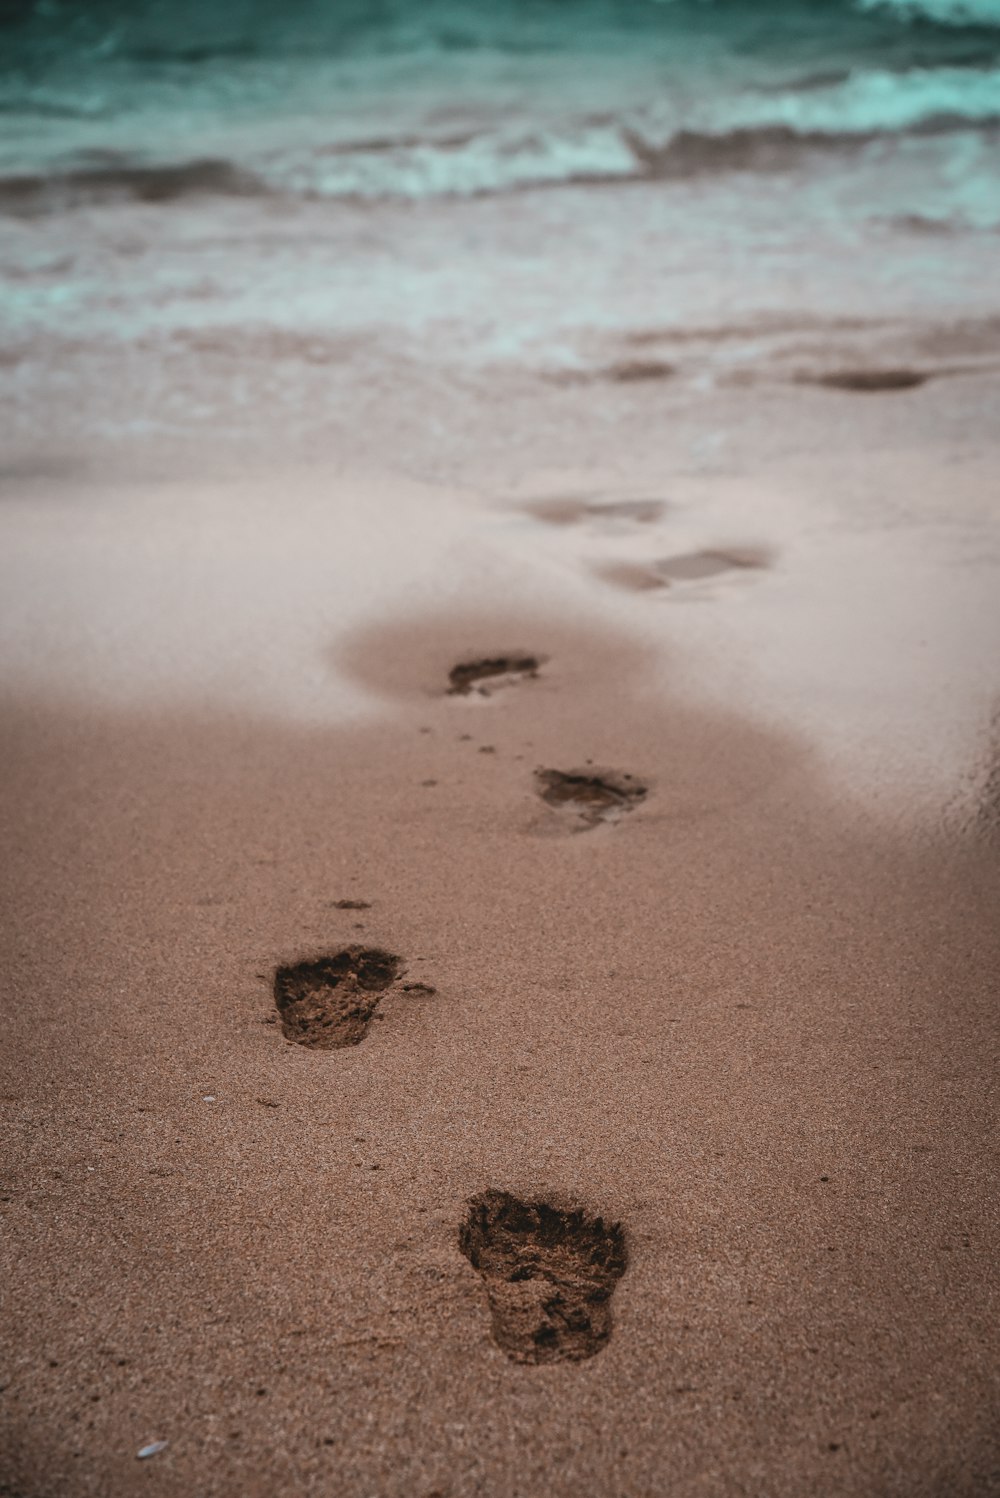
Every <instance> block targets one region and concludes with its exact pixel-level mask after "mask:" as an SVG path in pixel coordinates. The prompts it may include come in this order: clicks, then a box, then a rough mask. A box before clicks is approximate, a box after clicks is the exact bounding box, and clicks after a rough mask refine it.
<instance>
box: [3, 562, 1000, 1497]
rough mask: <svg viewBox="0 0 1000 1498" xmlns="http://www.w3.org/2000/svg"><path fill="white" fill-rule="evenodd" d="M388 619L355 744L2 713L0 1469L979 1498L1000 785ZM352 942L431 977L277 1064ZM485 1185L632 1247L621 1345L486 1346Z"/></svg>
mask: <svg viewBox="0 0 1000 1498" xmlns="http://www.w3.org/2000/svg"><path fill="white" fill-rule="evenodd" d="M588 586H592V587H595V588H596V587H597V584H588ZM596 596H597V595H596V594H595V597H596ZM390 614H391V617H390V618H388V620H386V622H382V623H377V622H372V623H370V624H366V625H365V624H362V625H359V626H357V627H356V628H354V629H353V630H351V631H348V632H346V633H345V634H342V635H341V636H340V637H338V638H337V639H336V640H334V641H333V642H332V643H331V645H330V647H329V651H328V655H327V658H326V663H325V666H324V669H325V670H328V671H329V673H330V675H331V677H332V676H333V674H335V673H336V672H339V673H340V674H341V676H342V677H343V679H344V680H349V681H353V682H354V684H355V686H356V687H358V688H359V689H363V690H364V691H366V692H367V693H368V694H369V698H368V701H369V708H368V711H367V713H366V714H365V715H360V716H355V717H354V718H350V717H345V718H344V719H343V720H342V721H339V722H327V723H313V724H309V723H305V722H300V723H295V722H292V721H290V720H289V721H288V722H286V723H285V725H284V726H282V724H281V722H280V720H279V718H278V717H277V716H276V715H274V714H272V715H270V716H269V715H267V714H265V713H263V712H254V711H252V710H250V709H249V708H244V709H242V710H237V709H235V708H230V709H228V710H226V711H222V710H221V709H220V710H217V711H214V712H213V711H210V710H207V709H206V708H204V707H201V708H199V709H197V710H194V709H191V708H189V709H187V710H184V709H181V708H180V707H178V706H177V705H174V706H172V707H171V708H169V709H166V708H164V709H160V710H157V709H155V708H154V707H152V706H149V705H145V706H142V705H136V706H133V707H132V708H131V709H130V708H129V707H128V706H127V705H124V704H122V703H118V704H112V703H111V702H108V701H106V702H102V701H99V700H96V698H95V700H94V701H92V702H91V704H90V705H89V706H88V705H87V704H86V703H85V702H84V701H82V700H81V697H82V693H81V694H80V695H79V696H78V697H77V698H76V699H73V698H72V697H70V696H69V695H68V694H63V699H62V700H61V701H58V700H56V695H55V694H53V693H48V694H45V695H40V694H37V693H36V694H35V695H34V696H32V695H31V694H29V693H27V692H24V691H21V692H19V693H18V694H17V695H16V696H15V697H11V698H10V700H9V701H8V703H7V711H6V712H5V714H4V721H5V727H4V749H3V756H4V764H5V766H6V775H5V783H4V790H3V836H4V844H5V848H6V850H7V857H6V859H5V873H4V880H5V886H6V896H5V898H6V903H7V906H8V910H9V912H10V916H11V918H12V919H11V921H10V923H9V925H8V930H9V931H13V932H16V935H14V936H12V938H11V939H10V941H9V945H8V948H7V956H6V959H5V961H6V967H7V972H8V992H9V994H11V995H12V996H13V1005H12V1007H11V1009H10V1010H9V1012H8V1018H7V1043H6V1045H5V1047H4V1073H5V1076H4V1083H3V1093H4V1114H5V1117H6V1120H7V1125H6V1127H7V1130H8V1142H7V1146H6V1149H5V1155H6V1159H7V1162H8V1165H7V1177H6V1180H7V1184H6V1186H5V1191H4V1196H5V1201H4V1204H3V1211H4V1217H5V1231H6V1235H7V1250H6V1253H7V1256H8V1272H7V1275H6V1284H7V1294H6V1308H5V1332H4V1344H5V1348H6V1351H5V1356H4V1364H3V1373H4V1379H3V1382H4V1384H5V1388H4V1392H3V1396H2V1399H3V1419H4V1435H3V1445H4V1451H5V1456H4V1478H5V1483H6V1486H5V1487H4V1488H3V1491H4V1492H6V1493H9V1494H12V1495H13V1494H16V1495H21V1498H41V1495H43V1494H44V1495H49V1494H51V1495H55V1494H59V1495H76V1494H81V1495H82V1494H108V1493H114V1494H118V1493H122V1494H125V1493H134V1492H140V1491H141V1492H144V1493H147V1492H148V1493H150V1494H164V1495H173V1494H178V1495H180V1494H191V1493H198V1494H206V1495H207V1494H225V1495H236V1494H241V1495H244V1494H246V1495H257V1494H260V1495H262V1498H263V1495H268V1498H273V1495H279V1494H299V1493H307V1492H308V1493H337V1494H349V1495H372V1494H386V1495H400V1498H402V1495H407V1498H410V1495H421V1498H432V1495H442V1498H443V1495H448V1498H458V1495H464V1494H472V1493H483V1494H497V1495H500V1494H503V1495H508V1494H510V1495H514V1494H518V1495H535V1494H539V1493H541V1492H546V1493H552V1494H559V1495H562V1494H565V1495H570V1494H574V1495H575V1494H580V1493H590V1494H602V1495H630V1498H631V1495H646V1494H649V1495H655V1494H660V1493H663V1492H665V1491H667V1490H669V1491H670V1492H671V1493H674V1494H696V1493H697V1494H720V1495H722V1494H737V1493H767V1494H769V1495H770V1494H773V1495H785V1494H787V1495H789V1498H792V1495H795V1498H801V1495H803V1494H812V1493H815V1494H831V1495H832V1494H838V1495H839V1494H857V1495H859V1498H860V1495H866V1498H868V1495H872V1494H875V1493H878V1494H900V1495H904V1494H905V1495H907V1498H914V1495H923V1494H926V1495H940V1498H944V1495H958V1494H968V1495H972V1494H983V1493H987V1492H992V1491H996V1490H997V1487H998V1476H997V1474H998V1470H1000V1453H998V1450H997V1444H996V1429H997V1426H996V1413H997V1372H996V1370H997V1366H998V1363H997V1356H996V1354H997V1350H998V1349H997V1335H996V1325H997V1321H996V1304H995V1299H996V1290H995V1284H996V1279H995V1237H994V1235H995V1230H996V1207H995V1197H994V1195H993V1193H992V1190H991V1185H990V1183H991V1179H992V1176H991V1148H992V1139H993V1136H992V1130H993V1127H994V1125H995V1117H996V1114H995V1077H996V1069H995V1050H996V1030H995V1002H996V980H997V973H998V971H1000V962H998V958H1000V953H998V936H1000V933H998V930H997V924H996V918H995V917H996V910H997V900H998V895H1000V869H998V863H997V858H996V847H997V845H996V836H995V834H996V828H995V822H994V821H993V820H992V818H993V815H994V813H993V811H992V810H991V803H990V799H989V798H990V795H992V792H989V789H988V785H987V784H986V782H984V788H983V790H982V794H981V796H980V798H979V800H978V801H976V798H975V797H973V798H972V800H971V801H970V802H969V804H968V806H967V807H966V809H965V814H964V815H963V817H962V818H961V819H959V820H958V821H956V822H955V824H954V825H945V824H942V823H940V822H939V823H938V825H936V826H935V827H931V826H925V827H924V828H923V830H922V831H917V830H915V828H914V826H913V825H912V824H911V825H909V826H906V827H901V826H900V825H899V823H898V819H896V818H894V817H891V816H880V815H879V814H878V813H876V814H875V815H873V814H872V804H871V802H870V800H869V801H868V802H866V801H865V799H864V798H863V797H859V798H855V799H852V798H851V797H849V796H845V795H844V794H843V792H842V789H841V788H839V787H838V785H837V784H836V781H835V778H834V777H832V776H831V773H830V771H829V768H828V767H827V766H826V765H825V764H824V762H823V758H822V756H821V755H820V754H818V753H817V752H816V748H815V746H814V745H812V744H810V742H809V740H808V738H807V737H805V736H797V735H796V734H794V733H793V732H791V731H789V730H787V729H780V730H779V729H777V728H776V727H774V726H773V724H771V725H768V724H767V723H766V722H765V721H764V720H763V719H762V718H761V717H760V716H758V717H756V718H755V717H754V716H752V715H751V714H749V713H746V712H736V711H730V710H724V709H722V708H721V707H714V706H710V705H708V704H707V703H706V702H705V701H699V700H696V699H695V698H694V697H693V696H692V695H691V694H690V693H689V692H684V691H682V690H680V689H679V688H675V689H671V688H670V686H669V684H668V685H667V686H666V687H665V686H664V684H663V682H664V671H665V670H666V673H667V675H668V676H669V672H670V670H671V669H672V667H671V660H672V658H671V656H670V655H669V654H667V655H666V656H665V655H664V653H663V651H662V650H661V651H660V652H659V653H655V652H652V651H651V650H650V649H648V648H647V647H644V646H642V645H640V644H639V643H637V642H636V640H635V638H634V637H630V636H629V635H628V633H627V632H626V631H624V630H621V629H617V628H615V627H613V626H612V625H610V624H608V623H606V622H602V621H596V622H591V623H590V624H589V625H585V624H584V623H583V622H582V615H581V617H580V618H578V619H576V620H574V619H573V618H572V617H570V616H568V614H567V611H566V610H562V609H561V610H542V611H539V610H534V611H527V610H526V609H525V608H524V607H523V606H520V605H517V606H514V605H512V606H510V607H507V608H501V607H499V606H498V605H496V604H494V605H492V606H490V607H482V608H480V609H478V610H477V609H472V608H471V607H470V606H469V605H468V604H467V603H466V604H464V605H463V606H461V607H458V606H457V605H442V606H440V607H438V608H437V609H432V608H430V607H428V606H421V607H420V609H419V610H417V611H408V610H407V609H406V608H405V607H400V606H399V605H398V604H397V606H396V608H395V610H394V611H390ZM508 650H510V651H514V652H516V651H533V652H537V653H538V654H539V655H540V656H541V657H543V658H544V659H543V662H542V664H541V666H540V668H539V670H538V673H537V676H535V677H529V678H527V679H523V680H519V681H514V682H511V683H507V684H501V685H500V686H499V687H498V688H497V690H495V691H491V692H490V695H489V696H482V695H480V694H479V693H478V692H475V691H474V692H472V693H470V694H469V695H468V696H463V695H456V694H455V693H453V692H449V690H448V687H449V672H450V671H451V669H452V668H453V667H454V666H455V665H456V664H459V663H461V662H463V661H468V660H470V659H475V658H476V657H477V656H478V655H483V654H491V653H492V654H494V655H495V654H496V653H498V652H501V653H502V652H504V651H508ZM673 665H674V667H676V670H677V673H678V676H680V675H682V669H681V667H682V663H678V662H677V660H676V658H674V661H673ZM489 685H490V684H489V683H487V686H489ZM136 695H137V696H140V695H141V694H140V693H138V692H137V693H136ZM539 769H550V770H560V771H563V772H575V773H578V774H581V775H586V774H610V775H615V774H619V775H621V774H624V773H627V774H630V775H632V776H634V777H637V778H638V779H639V780H640V781H641V783H642V784H643V786H644V787H645V788H646V792H647V793H646V795H645V796H644V797H643V798H642V799H641V800H640V801H638V802H637V803H636V804H634V805H632V806H631V807H630V809H628V811H627V814H625V815H621V816H620V817H617V818H615V819H612V820H611V821H608V822H605V821H603V820H600V819H596V820H593V821H590V820H588V819H586V818H580V817H578V816H576V815H575V814H574V812H573V809H572V807H570V808H568V809H567V808H566V807H565V806H560V805H558V804H556V805H553V804H550V803H549V802H547V801H546V800H545V799H543V798H542V796H541V795H540V794H539V789H540V784H539V781H538V780H537V778H536V771H537V770H539ZM987 779H988V777H987ZM984 798H985V799H984ZM352 907H354V908H352ZM351 945H363V946H366V947H376V948H381V949H385V950H387V951H388V952H390V953H392V954H394V955H397V956H399V957H400V958H401V959H402V960H403V962H404V963H405V965H406V972H405V974H404V975H403V978H402V982H406V983H411V984H416V985H421V986H425V987H424V988H422V987H418V988H417V989H411V990H409V991H404V990H403V988H402V987H401V985H400V984H397V985H396V986H395V987H393V988H390V989H389V990H388V991H387V992H386V993H385V994H383V996H382V998H381V1000H380V1002H379V1005H378V1008H377V1010H376V1012H375V1015H374V1018H373V1019H372V1021H371V1024H370V1026H369V1028H368V1033H367V1034H366V1035H365V1036H364V1038H363V1039H362V1040H361V1042H360V1043H359V1044H357V1045H352V1046H348V1047H344V1048H340V1049H334V1050H313V1049H309V1048H306V1047H303V1046H301V1045H296V1044H292V1043H289V1042H288V1041H287V1040H286V1039H284V1038H283V1035H282V1030H281V1027H280V1025H279V1024H278V1023H277V1015H276V1011H275V1004H274V994H273V983H274V975H275V972H276V969H277V968H278V967H279V966H281V965H283V964H290V963H297V962H300V961H303V960H307V959H316V958H319V957H322V956H324V955H329V954H331V953H335V952H337V951H339V950H341V949H343V948H345V947H348V946H351ZM426 989H432V990H433V992H428V991H426ZM491 1190H495V1191H501V1192H509V1193H512V1194H514V1195H515V1196H516V1197H518V1198H521V1199H524V1200H528V1201H537V1200H544V1201H548V1202H551V1203H554V1204H555V1205H556V1206H566V1207H572V1206H576V1207H579V1208H582V1209H583V1211H584V1212H585V1213H587V1214H589V1215H590V1216H592V1217H596V1216H600V1217H601V1218H602V1219H603V1220H604V1222H605V1223H607V1224H613V1223H620V1224H621V1229H622V1233H623V1235H624V1243H625V1248H626V1252H627V1267H626V1269H625V1272H624V1274H623V1275H622V1276H621V1278H620V1280H619V1281H618V1282H617V1284H616V1286H615V1288H614V1291H613V1294H612V1296H611V1299H610V1301H609V1302H608V1305H609V1307H610V1317H611V1320H610V1328H611V1330H610V1338H609V1339H608V1340H607V1342H606V1345H604V1346H603V1347H602V1348H601V1349H599V1350H598V1351H597V1352H596V1354H595V1355H594V1356H591V1357H587V1358H584V1359H583V1360H581V1361H555V1362H552V1363H545V1364H542V1365H540V1366H536V1365H533V1364H525V1363H521V1362H517V1361H514V1360H512V1359H511V1357H510V1356H508V1351H507V1350H505V1349H504V1348H503V1347H501V1346H498V1345H497V1342H496V1340H495V1339H494V1337H493V1335H492V1333H491V1319H490V1307H489V1302H488V1297H487V1290H486V1286H485V1284H484V1282H483V1280H482V1278H481V1277H480V1275H479V1273H477V1270H476V1268H475V1267H474V1266H473V1264H472V1263H471V1262H470V1260H469V1258H468V1257H467V1256H466V1254H465V1253H463V1251H462V1246H461V1243H460V1233H461V1229H462V1225H463V1223H464V1222H465V1221H466V1217H467V1213H468V1206H467V1204H468V1202H469V1201H470V1199H472V1198H475V1197H476V1196H478V1195H480V1194H481V1193H484V1192H488V1191H491ZM157 1440H164V1441H167V1442H169V1444H168V1445H167V1446H166V1448H165V1449H163V1450H162V1451H160V1452H159V1453H157V1454H156V1455H155V1456H152V1457H150V1458H148V1459H146V1460H143V1461H137V1459H136V1453H137V1451H139V1450H140V1449H141V1448H143V1447H144V1446H145V1445H147V1444H148V1443H151V1442H153V1441H157Z"/></svg>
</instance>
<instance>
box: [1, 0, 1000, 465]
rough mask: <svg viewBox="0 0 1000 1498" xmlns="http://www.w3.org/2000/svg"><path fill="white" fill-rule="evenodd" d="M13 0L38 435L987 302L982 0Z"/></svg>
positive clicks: (10, 242) (18, 320) (15, 173)
mask: <svg viewBox="0 0 1000 1498" xmlns="http://www.w3.org/2000/svg"><path fill="white" fill-rule="evenodd" d="M2 14H3V24H2V27H0V49H2V67H0V272H2V274H3V277H4V283H5V291H4V295H3V298H2V301H0V346H2V350H3V357H2V358H0V384H2V385H3V387H4V388H3V391H2V392H0V393H2V394H3V395H4V396H5V400H6V409H7V412H8V415H7V418H6V421H7V422H9V423H12V429H11V431H10V433H9V435H8V442H13V443H14V445H15V446H22V447H23V446H24V445H26V444H27V445H28V446H30V445H31V443H32V442H33V441H37V440H38V438H39V427H40V424H41V423H42V422H44V423H46V424H47V427H48V428H49V429H51V427H52V425H53V423H54V424H55V425H56V426H57V427H58V430H59V432H60V433H61V434H66V433H71V434H74V437H73V440H74V441H80V440H83V434H85V433H86V434H89V438H92V437H93V436H94V434H95V433H99V432H110V431H112V430H114V431H118V432H121V431H123V430H124V429H125V427H126V425H127V424H129V423H130V424H131V425H130V428H129V429H130V430H133V431H135V432H138V431H150V430H162V431H168V432H174V431H177V430H180V429H183V430H185V431H186V430H187V429H188V428H189V427H191V426H192V424H193V425H195V426H197V425H198V424H199V423H202V424H203V425H205V426H211V427H212V429H213V430H214V431H215V432H216V433H219V432H222V431H224V430H232V431H239V430H242V429H243V428H245V426H246V424H247V422H248V421H250V420H251V418H252V422H253V425H254V427H255V429H257V428H259V426H260V424H261V421H262V420H263V421H265V422H266V421H268V420H280V421H281V423H282V424H283V425H282V430H283V431H286V432H287V431H290V430H291V428H292V426H293V425H294V424H295V423H296V422H302V421H305V419H306V418H305V417H304V416H303V415H302V413H303V412H304V411H305V410H306V408H307V407H309V409H311V410H312V411H313V417H312V418H310V419H311V420H314V424H315V423H316V422H318V423H319V424H320V425H322V421H323V420H327V419H329V420H334V417H332V416H330V415H329V410H328V408H329V406H330V405H331V403H332V404H334V405H335V406H336V412H337V413H339V414H337V415H336V420H341V419H342V420H343V421H344V422H346V423H347V424H348V426H349V427H350V429H351V430H352V431H355V430H357V428H358V420H357V419H356V417H357V412H356V410H355V409H354V407H352V405H351V401H352V400H353V399H354V394H356V392H357V390H358V389H359V388H360V387H362V386H364V387H365V388H369V387H370V386H371V384H372V382H373V381H374V382H376V383H379V384H380V388H382V389H383V390H384V389H385V388H386V383H387V381H391V380H393V379H396V378H397V376H398V372H399V370H400V369H403V368H405V369H407V370H409V372H410V373H409V375H408V376H407V378H408V379H409V380H410V382H411V385H410V388H411V389H412V387H413V384H414V382H419V381H421V380H423V381H425V382H426V381H427V380H429V379H434V380H442V381H444V382H445V383H446V384H447V382H448V381H453V379H454V377H455V374H456V371H459V372H464V373H462V374H461V378H463V379H465V378H466V376H468V374H469V372H470V371H471V370H474V369H477V368H478V369H483V370H487V371H488V372H490V376H491V378H492V376H493V375H494V374H495V372H496V371H497V369H500V368H509V369H514V368H519V369H524V368H528V369H529V370H534V371H536V372H537V370H538V369H540V368H545V369H548V370H553V369H554V370H555V371H556V372H558V371H559V370H564V371H568V372H572V371H573V370H577V369H581V368H582V369H585V368H586V367H587V365H588V361H592V360H593V359H594V358H605V359H610V358H613V357H615V354H614V349H613V348H612V343H613V341H614V340H615V339H617V340H618V343H617V345H615V346H616V347H619V348H621V347H624V342H623V340H624V341H627V340H628V339H629V338H634V337H641V336H642V335H643V333H644V330H648V329H649V328H651V327H660V328H663V327H666V328H668V329H669V328H674V329H677V330H680V331H683V330H685V329H687V330H689V331H690V330H691V329H697V328H707V329H712V328H718V329H720V330H722V332H723V333H724V334H725V339H724V341H723V342H720V344H719V350H720V353H719V357H720V358H722V359H723V361H724V362H725V363H727V364H728V366H732V365H733V364H734V363H739V362H740V361H743V362H744V363H747V362H752V360H753V358H754V357H755V351H756V350H758V343H757V342H754V338H753V337H749V335H748V337H749V341H746V342H744V343H742V344H741V343H740V342H739V340H734V337H733V329H734V328H741V327H748V328H749V329H750V334H753V335H754V336H756V333H757V332H759V329H760V327H761V326H765V327H766V326H770V325H772V324H773V323H774V322H775V319H778V320H779V321H780V320H781V319H782V318H784V319H786V320H787V319H788V318H789V317H790V318H791V319H792V322H793V323H794V322H795V319H796V318H798V319H799V320H800V321H801V320H802V319H803V318H805V319H806V320H807V321H808V320H810V319H812V320H813V321H815V320H817V319H818V320H819V322H820V323H830V322H832V321H836V322H837V323H838V324H843V323H844V322H845V320H847V321H848V322H849V321H850V320H851V319H855V320H858V319H860V320H862V321H865V320H867V321H868V322H870V323H873V324H874V323H876V322H878V321H879V320H885V319H890V320H891V319H900V318H902V319H911V320H912V319H918V320H919V319H923V320H924V321H930V322H935V321H936V322H942V321H944V322H954V321H955V320H956V319H962V318H966V319H968V318H971V317H973V316H981V315H982V312H983V309H984V305H985V306H986V309H987V310H990V308H991V306H992V303H991V297H993V293H992V291H991V287H995V285H996V280H997V278H996V275H995V271H994V270H993V266H994V263H995V260H996V256H997V248H998V239H997V235H998V233H1000V3H992V0H921V3H916V0H761V3H756V4H754V3H750V0H491V3H489V4H485V3H484V4H473V3H471V0H465V3H457V0H425V3H421V4H418V3H415V0H284V3H280V4H279V3H276V0H268V3H265V0H229V3H223V0H220V3H216V4H212V5H206V4H196V3H194V0H176V3H173V4H169V5H167V4H164V3H160V0H136V3H131V4H127V3H122V0H117V3H114V0H103V3H94V4H91V5H88V6H82V5H79V4H72V3H69V0H35V3H33V4H27V3H23V0H13V3H10V0H8V4H7V6H6V8H5V10H4V11H3V13H2ZM993 300H996V301H998V302H1000V294H998V295H997V296H996V297H993ZM602 340H603V343H602ZM265 349H267V350H268V351H269V353H270V355H271V356H274V358H277V355H276V354H275V351H276V350H277V351H278V354H280V360H279V362H280V363H281V367H282V369H283V370H284V371H285V375H286V377H285V378H283V381H282V382H281V383H280V388H277V389H273V388H272V385H273V381H274V375H273V369H270V368H267V369H266V368H265V364H264V359H265V355H264V350H265ZM88 360H89V361H90V362H89V363H88ZM95 360H96V361H97V362H96V363H95V362H94V361H95ZM227 360H228V361H229V362H228V363H227V362H226V361H227ZM271 362H272V363H273V362H274V359H273V358H272V361H271ZM317 368H321V369H322V371H323V380H325V381H326V384H325V385H322V390H321V388H320V385H318V384H316V381H315V380H314V381H313V385H310V386H309V390H308V391H306V386H307V385H309V380H310V378H312V377H311V376H310V374H309V371H310V370H312V371H313V373H314V374H315V371H316V369H317ZM293 369H294V370H297V371H298V373H297V374H295V375H294V377H293V374H292V373H291V371H292V370H293ZM392 371H396V374H395V375H394V374H393V373H392ZM428 371H433V374H429V373H428ZM703 374H704V368H702V369H700V372H699V376H698V377H699V378H701V376H702V375H703ZM316 378H317V379H318V378H319V377H318V376H317V377H316ZM123 382H124V390H123V388H122V384H123ZM338 382H339V383H338ZM397 383H398V381H397ZM317 391H320V393H319V394H317ZM332 392H336V400H335V398H334V394H333V393H332ZM352 392H354V394H352ZM466 393H468V392H467V390H466ZM310 402H312V405H311V406H310ZM324 402H325V403H326V404H325V405H324ZM338 402H339V404H338ZM317 403H318V404H317ZM293 410H294V420H293V418H292V416H290V414H289V413H290V411H293ZM324 411H326V412H327V415H326V416H324V415H323V414H322V413H323V412H324ZM275 412H278V413H279V415H278V416H275ZM345 412H347V413H348V414H347V415H344V414H343V413H345ZM248 413H250V414H248ZM404 414H405V413H404ZM425 425H426V424H425ZM88 440H89V439H88Z"/></svg>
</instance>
